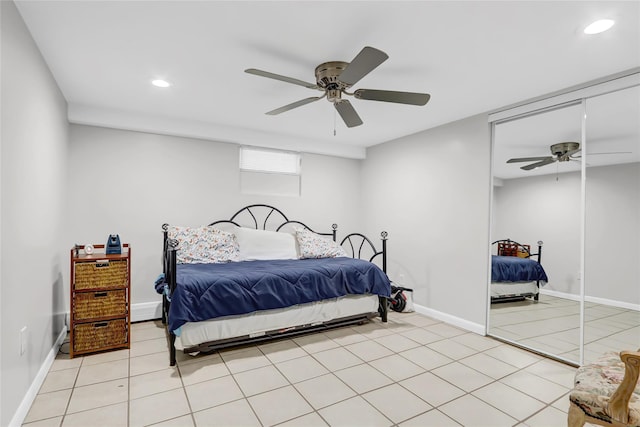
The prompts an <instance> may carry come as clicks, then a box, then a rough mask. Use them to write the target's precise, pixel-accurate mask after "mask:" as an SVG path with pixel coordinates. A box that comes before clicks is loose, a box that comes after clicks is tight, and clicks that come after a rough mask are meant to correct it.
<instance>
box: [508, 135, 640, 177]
mask: <svg viewBox="0 0 640 427" xmlns="http://www.w3.org/2000/svg"><path fill="white" fill-rule="evenodd" d="M550 149H551V154H553V156H542V157H518V158H515V159H509V160H507V163H520V162H534V163H531V164H529V165H525V166H521V167H520V169H523V170H526V171H528V170H532V169H537V168H539V167H542V166H546V165H550V164H551V163H555V162H568V161H570V160H576V161H579V160H580V159H581V158H582V154H581V153H580V143H578V142H560V143H558V144H553V145H552V146H551V147H550ZM579 153H580V155H578V154H579ZM629 153H630V152H629V151H615V152H609V153H590V154H589V155H590V156H594V155H600V154H629Z"/></svg>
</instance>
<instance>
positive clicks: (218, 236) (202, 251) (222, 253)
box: [167, 225, 238, 264]
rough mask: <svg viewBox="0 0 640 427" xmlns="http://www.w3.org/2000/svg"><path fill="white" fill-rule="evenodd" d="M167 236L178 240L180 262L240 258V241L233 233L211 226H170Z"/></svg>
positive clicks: (227, 260)
mask: <svg viewBox="0 0 640 427" xmlns="http://www.w3.org/2000/svg"><path fill="white" fill-rule="evenodd" d="M167 236H168V237H169V238H170V239H176V240H177V241H178V252H177V253H176V262H177V263H178V264H212V263H214V264H216V263H223V262H229V261H237V259H238V242H237V241H236V237H235V236H234V235H233V234H231V233H227V232H224V231H221V230H218V229H216V228H213V227H211V226H203V227H181V226H176V225H173V226H169V228H168V229H167Z"/></svg>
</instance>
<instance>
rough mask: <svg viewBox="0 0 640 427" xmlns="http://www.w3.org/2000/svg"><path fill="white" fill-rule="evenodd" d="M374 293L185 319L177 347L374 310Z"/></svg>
mask: <svg viewBox="0 0 640 427" xmlns="http://www.w3.org/2000/svg"><path fill="white" fill-rule="evenodd" d="M378 304H379V300H378V297H377V296H376V295H347V296H344V297H340V298H332V299H328V300H323V301H317V302H311V303H307V304H300V305H296V306H293V307H287V308H279V309H272V310H263V311H256V312H253V313H249V314H245V315H241V316H225V317H220V318H217V319H213V320H206V321H202V322H187V323H185V324H184V325H182V327H181V328H180V337H179V339H178V340H176V344H177V347H178V348H179V347H180V345H181V346H182V348H187V347H192V346H196V345H198V344H201V343H205V342H209V341H216V340H221V339H227V338H235V337H242V336H251V337H256V336H260V335H262V334H264V332H267V331H273V330H279V329H286V328H290V327H293V326H299V325H312V324H320V323H321V322H326V321H329V320H334V319H340V318H343V317H347V316H354V315H358V314H363V313H374V312H377V311H378Z"/></svg>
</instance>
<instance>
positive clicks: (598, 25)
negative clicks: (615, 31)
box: [584, 19, 616, 34]
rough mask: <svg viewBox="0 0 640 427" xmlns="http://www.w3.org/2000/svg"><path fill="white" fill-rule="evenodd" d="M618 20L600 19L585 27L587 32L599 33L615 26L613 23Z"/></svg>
mask: <svg viewBox="0 0 640 427" xmlns="http://www.w3.org/2000/svg"><path fill="white" fill-rule="evenodd" d="M615 23H616V22H615V21H614V20H612V19H599V20H597V21H595V22H593V23H591V24H589V25H588V26H587V28H585V29H584V33H585V34H598V33H602V32H604V31H607V30H608V29H609V28H611V27H613V24H615Z"/></svg>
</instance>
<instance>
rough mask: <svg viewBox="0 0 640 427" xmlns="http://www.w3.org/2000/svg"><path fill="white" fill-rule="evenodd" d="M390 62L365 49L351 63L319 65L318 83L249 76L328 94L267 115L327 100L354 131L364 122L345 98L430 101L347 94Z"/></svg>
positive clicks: (385, 93)
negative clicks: (362, 80)
mask: <svg viewBox="0 0 640 427" xmlns="http://www.w3.org/2000/svg"><path fill="white" fill-rule="evenodd" d="M387 58H389V56H388V55H387V54H386V53H384V52H382V51H381V50H378V49H375V48H372V47H368V46H367V47H365V48H364V49H362V50H361V51H360V53H359V54H358V55H356V57H355V58H353V60H352V61H351V62H350V63H349V62H342V61H331V62H325V63H322V64H320V65H318V66H317V67H316V70H315V75H316V83H307V82H305V81H302V80H298V79H295V78H292V77H286V76H281V75H279V74H273V73H270V72H268V71H262V70H257V69H255V68H249V69H246V70H245V72H247V73H249V74H255V75H257V76H262V77H268V78H270V79H275V80H280V81H283V82H286V83H292V84H295V85H298V86H304V87H306V88H308V89H317V90H319V91H322V92H324V94H323V95H322V96H318V97H311V98H305V99H302V100H300V101H296V102H294V103H291V104H288V105H285V106H283V107H280V108H277V109H275V110H272V111H269V112H267V113H266V114H269V115H275V114H280V113H284V112H285V111H289V110H292V109H294V108H297V107H301V106H303V105H306V104H309V103H311V102H314V101H318V100H320V99H322V98H325V97H326V98H327V100H328V101H329V102H331V103H333V105H334V107H335V109H336V111H337V112H338V114H340V117H342V120H344V122H345V124H346V125H347V126H348V127H354V126H359V125H361V124H362V120H361V119H360V116H358V113H356V110H355V109H354V108H353V106H352V105H351V103H350V102H349V101H348V100H346V99H342V95H349V96H353V97H355V98H356V99H366V100H370V101H385V102H395V103H398V104H409V105H425V104H426V103H427V102H428V101H429V98H430V95H429V94H427V93H414V92H396V91H389V90H373V89H358V90H356V91H355V92H353V93H350V92H347V91H346V89H348V88H349V87H351V86H353V85H354V84H356V83H357V82H358V81H360V79H362V78H363V77H364V76H366V75H367V74H369V73H370V72H371V71H373V70H374V69H375V68H376V67H378V66H379V65H380V64H382V63H383V62H384V61H386V60H387Z"/></svg>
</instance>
